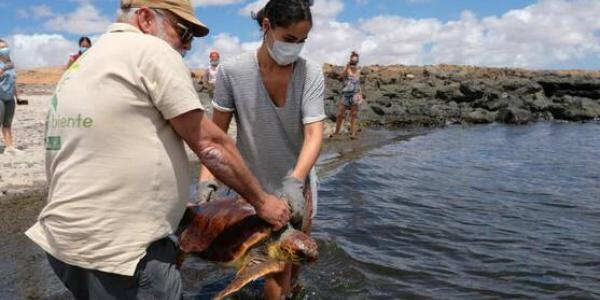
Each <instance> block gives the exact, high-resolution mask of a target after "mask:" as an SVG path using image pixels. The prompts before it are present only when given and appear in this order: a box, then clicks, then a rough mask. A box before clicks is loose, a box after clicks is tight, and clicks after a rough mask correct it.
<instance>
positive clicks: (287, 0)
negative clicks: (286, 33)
mask: <svg viewBox="0 0 600 300" xmlns="http://www.w3.org/2000/svg"><path fill="white" fill-rule="evenodd" d="M313 1H314V0H269V3H267V5H265V7H264V8H263V9H261V10H259V11H258V12H257V13H254V12H253V13H252V18H253V19H254V20H256V21H257V22H258V26H261V27H262V24H263V20H264V19H265V18H267V19H269V22H270V23H271V28H273V29H274V28H276V27H283V28H287V27H289V26H290V25H293V24H296V23H298V22H301V21H308V22H310V24H312V23H313V20H312V13H311V12H310V7H311V6H312V4H313Z"/></svg>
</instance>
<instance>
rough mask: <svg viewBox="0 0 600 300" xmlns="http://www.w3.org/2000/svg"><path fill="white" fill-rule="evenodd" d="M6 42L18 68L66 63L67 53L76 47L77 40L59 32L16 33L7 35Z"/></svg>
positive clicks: (73, 50)
mask: <svg viewBox="0 0 600 300" xmlns="http://www.w3.org/2000/svg"><path fill="white" fill-rule="evenodd" d="M8 43H9V44H10V47H11V49H12V51H11V58H12V59H13V61H14V62H15V64H16V66H17V68H19V69H30V68H35V67H40V66H60V65H66V63H67V61H68V59H69V54H70V53H73V52H75V51H76V49H77V42H73V41H69V40H67V39H66V38H65V37H64V36H62V35H60V34H33V35H24V34H16V35H13V36H10V37H8Z"/></svg>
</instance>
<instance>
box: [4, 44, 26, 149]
mask: <svg viewBox="0 0 600 300" xmlns="http://www.w3.org/2000/svg"><path fill="white" fill-rule="evenodd" d="M7 66H8V67H10V69H7V68H5V67H7ZM12 67H13V65H12V62H11V60H10V48H8V43H7V42H6V41H4V40H0V69H1V70H2V74H1V75H0V127H2V136H3V137H4V147H5V148H4V153H7V154H13V155H14V154H19V153H20V152H22V151H21V150H19V149H17V148H15V147H14V144H13V136H12V130H11V126H12V120H13V117H14V115H15V105H16V103H15V97H16V95H17V90H16V80H17V75H16V73H15V70H14V68H12Z"/></svg>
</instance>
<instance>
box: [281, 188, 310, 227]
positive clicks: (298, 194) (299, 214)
mask: <svg viewBox="0 0 600 300" xmlns="http://www.w3.org/2000/svg"><path fill="white" fill-rule="evenodd" d="M282 186H283V188H282V191H281V193H282V196H283V197H284V198H286V199H287V201H288V205H289V206H290V209H291V212H292V216H291V222H292V223H294V224H301V223H302V219H303V218H304V211H305V204H306V199H305V198H304V182H303V181H302V180H300V179H298V178H296V177H294V176H286V177H285V178H284V179H283V184H282Z"/></svg>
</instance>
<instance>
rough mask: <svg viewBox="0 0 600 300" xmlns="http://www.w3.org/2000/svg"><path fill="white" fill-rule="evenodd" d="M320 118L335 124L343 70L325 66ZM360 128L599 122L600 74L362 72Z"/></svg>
mask: <svg viewBox="0 0 600 300" xmlns="http://www.w3.org/2000/svg"><path fill="white" fill-rule="evenodd" d="M324 71H325V77H326V89H327V90H326V101H325V107H326V113H327V115H328V117H329V118H330V119H331V120H335V114H336V111H337V103H338V101H339V99H340V98H341V94H340V91H341V88H342V78H341V77H340V73H341V71H342V67H339V66H331V65H326V66H325V67H324ZM361 79H362V86H363V92H364V94H365V103H364V104H363V105H362V106H361V108H360V112H359V117H360V120H361V123H362V124H363V125H366V126H386V127H419V126H445V125H448V124H487V123H493V122H501V123H506V124H525V123H528V122H534V121H551V120H565V121H587V120H597V119H599V118H600V73H599V72H584V71H555V72H551V71H528V70H518V69H498V68H478V67H461V66H446V65H440V66H424V67H416V66H415V67H411V66H385V67H382V66H371V67H364V68H362V78H361Z"/></svg>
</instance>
